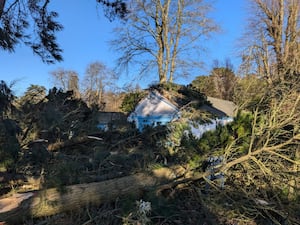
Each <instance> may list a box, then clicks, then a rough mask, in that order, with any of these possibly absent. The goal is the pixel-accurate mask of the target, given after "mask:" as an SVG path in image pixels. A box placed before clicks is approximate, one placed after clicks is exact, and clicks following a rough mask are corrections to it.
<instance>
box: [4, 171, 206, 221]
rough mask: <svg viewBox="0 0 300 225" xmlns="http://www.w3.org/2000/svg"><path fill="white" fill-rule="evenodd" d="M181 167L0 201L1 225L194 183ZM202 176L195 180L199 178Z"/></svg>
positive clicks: (52, 189) (35, 192) (20, 194)
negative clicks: (151, 190)
mask: <svg viewBox="0 0 300 225" xmlns="http://www.w3.org/2000/svg"><path fill="white" fill-rule="evenodd" d="M190 176H191V174H190V173H188V172H187V170H186V169H185V168H183V167H182V166H176V167H173V168H164V167H163V168H159V169H156V170H153V171H152V172H151V173H137V174H133V175H130V176H126V177H122V178H115V179H111V180H107V181H102V182H94V183H88V184H76V185H70V186H66V187H65V188H64V189H63V190H58V189H56V188H50V189H46V190H39V191H32V192H26V193H17V194H13V195H12V196H8V197H6V198H2V199H0V224H1V222H2V223H3V224H18V223H19V222H20V221H22V220H24V219H25V218H28V217H29V218H36V217H43V216H50V215H54V214H57V213H61V212H65V211H71V210H76V209H79V208H82V207H84V206H86V205H99V204H101V203H103V202H108V201H114V200H115V199H116V198H117V197H120V196H125V195H135V196H136V197H139V196H141V195H142V193H143V192H144V191H145V190H147V189H148V188H151V187H155V190H156V191H157V192H160V191H162V190H164V189H168V188H172V187H174V186H176V185H178V184H180V183H183V182H187V181H189V180H194V178H191V177H190ZM203 176H205V174H201V176H199V175H198V176H197V177H199V178H201V177H203Z"/></svg>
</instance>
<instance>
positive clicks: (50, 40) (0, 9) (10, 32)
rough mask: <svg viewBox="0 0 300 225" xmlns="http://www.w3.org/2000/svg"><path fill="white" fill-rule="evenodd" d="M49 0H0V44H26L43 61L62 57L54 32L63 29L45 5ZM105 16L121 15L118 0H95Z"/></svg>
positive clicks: (4, 46)
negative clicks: (101, 6)
mask: <svg viewBox="0 0 300 225" xmlns="http://www.w3.org/2000/svg"><path fill="white" fill-rule="evenodd" d="M50 2H51V0H41V1H38V0H16V1H9V0H0V48H2V50H5V51H11V52H13V51H14V50H15V47H16V45H17V44H19V43H23V44H25V45H26V46H29V47H30V48H31V49H32V51H33V52H34V53H35V54H37V55H38V56H39V57H40V58H41V59H42V60H43V62H45V63H54V62H56V61H62V60H63V56H62V48H61V47H60V46H59V44H58V41H57V38H56V35H57V32H59V31H61V30H62V29H63V25H62V24H61V23H59V22H58V21H57V19H58V13H57V12H55V11H52V10H50V9H49V4H50ZM97 2H98V3H99V4H101V5H103V6H104V7H105V9H104V11H105V14H106V15H107V17H109V18H110V19H113V18H114V17H119V18H124V17H125V15H126V14H127V7H126V4H125V2H123V1H122V0H112V1H111V0H97Z"/></svg>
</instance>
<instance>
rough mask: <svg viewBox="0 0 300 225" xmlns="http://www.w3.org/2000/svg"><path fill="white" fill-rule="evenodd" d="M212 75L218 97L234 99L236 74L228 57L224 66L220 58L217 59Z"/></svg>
mask: <svg viewBox="0 0 300 225" xmlns="http://www.w3.org/2000/svg"><path fill="white" fill-rule="evenodd" d="M210 76H211V78H212V80H213V82H214V84H215V90H216V93H217V96H216V97H219V98H222V99H226V100H233V89H234V85H235V83H236V76H235V74H234V71H233V65H232V63H231V62H230V60H229V59H226V60H225V65H224V66H222V65H221V64H220V62H219V61H218V60H215V62H214V66H213V69H212V71H211V74H210Z"/></svg>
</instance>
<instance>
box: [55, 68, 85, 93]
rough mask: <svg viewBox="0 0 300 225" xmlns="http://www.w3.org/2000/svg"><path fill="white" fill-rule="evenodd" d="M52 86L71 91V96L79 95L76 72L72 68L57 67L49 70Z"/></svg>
mask: <svg viewBox="0 0 300 225" xmlns="http://www.w3.org/2000/svg"><path fill="white" fill-rule="evenodd" d="M50 75H51V77H52V79H53V83H54V86H56V87H58V88H61V89H62V90H63V91H73V96H75V97H77V98H78V97H80V92H79V85H78V81H79V78H78V73H77V72H75V71H73V70H65V69H62V68H59V69H57V70H54V71H51V72H50Z"/></svg>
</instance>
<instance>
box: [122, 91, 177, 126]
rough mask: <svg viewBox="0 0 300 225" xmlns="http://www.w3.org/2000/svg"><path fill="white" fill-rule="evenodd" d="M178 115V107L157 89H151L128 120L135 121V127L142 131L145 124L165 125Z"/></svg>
mask: <svg viewBox="0 0 300 225" xmlns="http://www.w3.org/2000/svg"><path fill="white" fill-rule="evenodd" d="M178 117H179V109H178V108H177V107H176V106H175V105H174V104H172V103H171V102H170V101H169V100H167V99H166V98H165V97H163V96H162V95H160V94H159V93H158V92H157V91H151V92H150V93H149V94H148V95H147V97H145V98H144V99H142V100H141V101H140V102H139V103H138V105H137V107H136V108H135V110H134V112H132V113H131V114H130V115H129V117H128V121H130V122H135V124H136V127H137V128H138V129H139V130H140V131H142V130H143V128H144V127H145V126H147V125H149V126H156V125H159V124H161V125H165V124H166V123H168V122H170V121H172V120H173V119H176V118H178Z"/></svg>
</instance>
